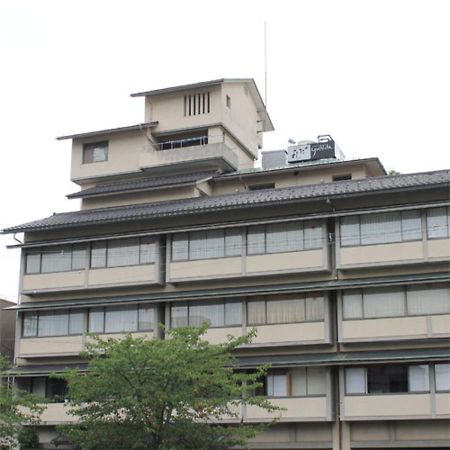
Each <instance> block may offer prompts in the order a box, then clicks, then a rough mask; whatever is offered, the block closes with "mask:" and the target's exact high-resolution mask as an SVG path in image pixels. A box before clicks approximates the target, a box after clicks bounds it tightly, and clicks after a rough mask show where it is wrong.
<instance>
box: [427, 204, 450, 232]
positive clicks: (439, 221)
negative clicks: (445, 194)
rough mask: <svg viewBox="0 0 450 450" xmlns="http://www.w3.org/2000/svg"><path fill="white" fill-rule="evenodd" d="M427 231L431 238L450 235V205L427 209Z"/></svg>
mask: <svg viewBox="0 0 450 450" xmlns="http://www.w3.org/2000/svg"><path fill="white" fill-rule="evenodd" d="M427 231H428V238H429V239H443V238H448V237H450V206H447V207H443V208H430V209H428V210H427Z"/></svg>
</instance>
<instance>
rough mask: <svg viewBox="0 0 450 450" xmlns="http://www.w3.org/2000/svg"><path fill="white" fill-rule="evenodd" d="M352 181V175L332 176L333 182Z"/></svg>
mask: <svg viewBox="0 0 450 450" xmlns="http://www.w3.org/2000/svg"><path fill="white" fill-rule="evenodd" d="M351 179H352V174H351V173H348V174H345V175H334V176H333V181H345V180H351Z"/></svg>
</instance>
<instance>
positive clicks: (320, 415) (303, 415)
mask: <svg viewBox="0 0 450 450" xmlns="http://www.w3.org/2000/svg"><path fill="white" fill-rule="evenodd" d="M268 400H269V401H270V402H271V403H272V404H273V405H275V406H278V407H279V408H283V411H274V412H267V411H266V410H264V409H262V408H259V407H258V406H250V405H249V406H247V408H246V414H245V420H246V422H264V421H270V420H272V419H274V418H280V419H279V420H280V421H281V422H289V421H292V422H301V421H305V420H308V421H325V420H329V418H328V416H329V414H328V411H327V398H326V397H302V398H297V397H291V398H273V399H268Z"/></svg>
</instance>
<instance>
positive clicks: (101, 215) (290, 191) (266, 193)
mask: <svg viewBox="0 0 450 450" xmlns="http://www.w3.org/2000/svg"><path fill="white" fill-rule="evenodd" d="M438 186H439V187H445V186H448V187H449V188H450V170H441V171H434V172H424V173H413V174H405V175H393V176H384V177H371V178H364V179H362V180H348V181H338V182H332V183H319V184H311V185H306V186H293V187H287V188H281V189H267V190H261V191H249V192H241V193H236V194H227V195H219V196H212V197H196V198H189V199H182V200H172V201H165V202H160V203H146V204H138V205H130V206H121V207H113V208H103V209H92V210H84V211H74V212H67V213H61V214H54V215H52V216H50V217H47V218H45V219H42V220H36V221H33V222H28V223H25V224H22V225H18V226H14V227H10V228H7V229H5V230H3V232H4V233H16V232H22V231H37V230H50V229H58V228H67V227H76V226H85V225H95V224H105V223H114V222H126V221H133V220H144V219H152V218H157V217H176V216H183V215H191V214H198V213H205V212H212V211H225V210H232V209H238V208H251V207H257V206H259V207H261V206H267V205H273V204H283V203H292V202H300V201H308V200H309V201H312V200H316V199H318V198H326V197H351V196H356V195H363V194H365V193H382V192H387V191H392V190H396V191H404V190H414V189H420V188H429V187H438Z"/></svg>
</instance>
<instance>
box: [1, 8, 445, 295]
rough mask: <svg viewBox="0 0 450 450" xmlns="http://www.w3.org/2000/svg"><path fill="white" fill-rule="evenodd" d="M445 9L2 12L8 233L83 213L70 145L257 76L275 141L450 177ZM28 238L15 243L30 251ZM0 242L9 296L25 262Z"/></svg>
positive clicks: (269, 140)
mask: <svg viewBox="0 0 450 450" xmlns="http://www.w3.org/2000/svg"><path fill="white" fill-rule="evenodd" d="M449 12H450V2H448V1H445V0H443V1H437V0H436V1H433V0H423V1H414V0H404V1H401V0H388V1H381V0H376V1H363V0H355V1H341V0H331V1H325V0H308V1H302V0H295V1H280V0H278V1H261V0H259V1H250V0H245V1H243V0H240V1H235V0H227V1H217V0H208V1H196V0H190V1H187V0H184V1H170V0H165V1H158V2H157V1H133V0H127V1H126V2H125V1H123V2H118V1H111V0H110V1H104V2H103V1H93V0H89V1H82V0H76V1H72V0H67V1H62V0H58V1H56V0H55V1H46V0H39V1H36V0H30V1H20V0H12V1H10V0H2V1H1V3H0V55H1V66H0V67H1V71H0V81H1V82H0V124H1V143H2V148H1V153H0V158H1V160H0V195H1V206H2V208H1V215H0V228H5V227H7V226H12V225H16V224H20V223H23V222H27V221H30V220H33V219H38V218H42V217H45V216H48V215H50V214H52V213H53V212H62V211H68V210H74V209H78V207H79V205H78V202H77V201H74V200H72V201H69V200H67V199H66V198H65V195H66V194H68V193H70V192H73V191H76V190H77V186H76V185H74V184H72V183H71V182H70V181H69V165H70V141H62V142H57V141H55V137H56V136H59V135H63V134H69V133H73V132H84V131H89V130H97V129H102V128H109V127H115V126H123V125H131V124H136V123H139V122H142V121H143V112H144V108H143V99H142V98H138V99H131V98H130V97H129V94H130V93H132V92H137V91H141V90H150V89H157V88H162V87H168V86H171V85H177V84H184V83H190V82H197V81H205V80H210V79H215V78H222V77H230V78H233V77H237V78H240V77H252V78H254V79H255V80H256V82H257V84H258V86H259V88H260V91H261V93H263V92H264V46H263V29H264V21H267V42H268V44H267V45H268V48H267V53H268V86H267V88H268V98H267V107H268V111H269V113H270V115H271V118H272V121H273V123H274V125H275V129H276V130H275V131H274V132H272V133H267V134H266V135H265V136H264V139H265V140H264V149H265V150H272V149H279V148H285V147H286V145H287V141H288V139H289V138H294V139H296V140H301V139H315V138H316V136H317V135H318V134H331V135H332V136H333V137H334V138H335V140H336V141H337V143H338V144H339V146H340V147H341V149H342V150H343V151H344V153H345V154H346V156H347V157H349V158H355V157H370V156H378V157H379V158H380V159H381V161H382V162H383V163H384V165H385V167H386V169H388V170H389V169H395V170H397V171H399V172H402V173H407V172H417V171H425V170H435V169H443V168H448V167H450V156H449V155H450V144H449V138H448V136H447V133H448V131H449V126H448V125H449V107H450V60H449V53H450V49H449V45H450V27H449V26H448V17H449ZM19 237H20V236H19ZM12 243H14V241H13V238H12V236H0V297H5V298H8V299H10V300H13V301H15V300H16V299H17V285H18V273H19V252H18V251H17V250H6V249H5V245H7V244H12Z"/></svg>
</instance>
